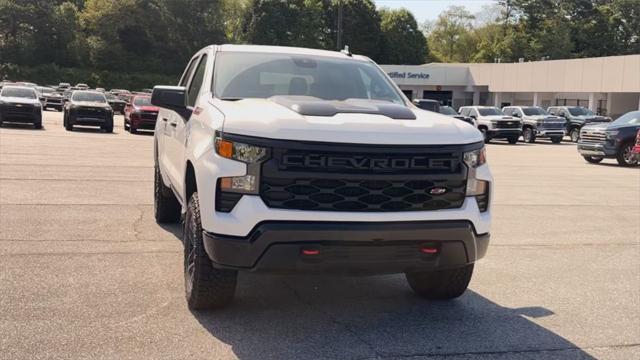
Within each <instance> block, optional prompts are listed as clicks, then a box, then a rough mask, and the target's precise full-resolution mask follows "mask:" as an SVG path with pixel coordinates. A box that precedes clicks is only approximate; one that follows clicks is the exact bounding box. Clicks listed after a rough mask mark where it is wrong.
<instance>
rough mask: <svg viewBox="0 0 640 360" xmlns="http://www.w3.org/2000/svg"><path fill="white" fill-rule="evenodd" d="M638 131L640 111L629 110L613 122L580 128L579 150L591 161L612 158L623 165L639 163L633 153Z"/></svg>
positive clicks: (639, 128)
mask: <svg viewBox="0 0 640 360" xmlns="http://www.w3.org/2000/svg"><path fill="white" fill-rule="evenodd" d="M638 131H640V111H631V112H628V113H626V114H624V115H622V116H621V117H619V118H618V119H616V121H614V122H612V123H604V124H592V125H587V126H584V127H583V128H582V129H581V130H580V139H579V140H578V152H579V153H580V155H582V157H584V159H585V160H586V161H587V162H590V163H599V162H601V161H602V159H604V158H612V159H616V161H617V162H618V164H619V165H621V166H635V165H638V159H637V158H636V156H635V155H634V153H633V148H634V146H635V143H636V133H637V132H638Z"/></svg>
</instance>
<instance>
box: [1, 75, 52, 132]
mask: <svg viewBox="0 0 640 360" xmlns="http://www.w3.org/2000/svg"><path fill="white" fill-rule="evenodd" d="M8 122H12V123H14V122H15V123H23V124H24V123H27V124H33V127H35V128H36V129H42V104H41V103H40V99H38V93H37V92H36V89H34V88H32V87H26V86H14V85H5V86H3V87H2V90H0V126H2V125H3V124H4V123H8Z"/></svg>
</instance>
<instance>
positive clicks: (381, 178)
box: [151, 45, 493, 309]
mask: <svg viewBox="0 0 640 360" xmlns="http://www.w3.org/2000/svg"><path fill="white" fill-rule="evenodd" d="M151 103H152V104H153V105H155V106H158V107H159V108H160V111H159V115H158V121H157V122H156V128H155V132H154V159H155V171H154V173H155V178H154V213H155V219H156V221H157V222H159V223H165V222H179V221H181V220H182V221H183V242H184V278H185V294H186V300H187V304H188V306H189V308H191V309H210V308H221V307H223V306H226V305H228V304H230V303H231V301H232V299H233V297H234V293H235V288H236V283H237V274H238V272H239V271H252V272H275V273H300V274H302V273H322V274H342V275H374V274H388V273H404V274H406V275H405V276H406V279H407V281H408V284H409V286H410V287H411V288H412V289H413V290H414V291H415V292H416V293H417V294H418V295H419V296H422V297H424V298H427V299H453V298H456V297H458V296H460V295H462V294H463V293H464V291H465V290H466V288H467V286H468V284H469V281H470V279H471V276H472V273H473V268H474V263H475V262H476V261H477V260H478V259H480V258H482V257H483V256H484V255H485V253H486V251H487V247H488V243H489V237H490V235H489V234H490V223H491V210H490V203H491V196H492V194H493V188H492V181H493V180H492V176H491V172H490V170H489V167H488V165H487V164H486V156H485V149H484V143H483V137H482V134H481V133H480V132H479V131H478V130H476V129H475V128H474V127H473V126H471V125H469V124H467V123H464V122H463V121H459V120H457V119H454V118H451V117H448V116H444V115H441V114H438V113H432V112H427V111H422V110H420V109H418V108H417V107H415V105H413V104H412V103H411V102H410V101H409V100H408V99H407V98H406V97H405V96H404V95H403V94H402V92H401V91H400V89H399V88H398V87H397V86H396V85H395V84H394V83H393V82H392V81H391V79H390V78H389V77H388V76H387V75H386V74H385V73H384V71H382V70H381V69H380V68H379V67H378V66H377V65H376V64H375V63H374V62H373V61H372V60H370V59H369V58H366V57H364V56H357V55H354V54H351V53H349V52H348V51H346V50H345V51H343V52H331V51H324V50H311V49H301V48H287V47H270V46H252V45H219V46H208V47H206V48H204V49H202V50H200V51H199V52H197V53H196V54H195V56H193V58H192V59H191V61H190V62H189V63H188V65H187V67H186V69H185V71H184V73H183V74H182V77H181V79H180V81H179V84H178V85H177V86H156V87H155V88H154V90H153V94H152V100H151Z"/></svg>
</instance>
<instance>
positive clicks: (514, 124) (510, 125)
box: [496, 120, 521, 129]
mask: <svg viewBox="0 0 640 360" xmlns="http://www.w3.org/2000/svg"><path fill="white" fill-rule="evenodd" d="M496 127H497V128H499V129H519V128H520V127H521V125H520V122H519V121H515V120H499V121H497V122H496Z"/></svg>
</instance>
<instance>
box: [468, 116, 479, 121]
mask: <svg viewBox="0 0 640 360" xmlns="http://www.w3.org/2000/svg"><path fill="white" fill-rule="evenodd" d="M469 117H470V118H472V119H476V120H477V119H478V117H477V116H475V115H469Z"/></svg>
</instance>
